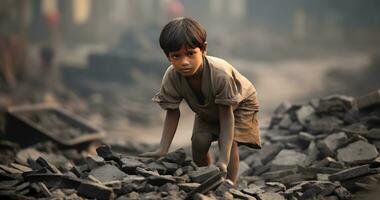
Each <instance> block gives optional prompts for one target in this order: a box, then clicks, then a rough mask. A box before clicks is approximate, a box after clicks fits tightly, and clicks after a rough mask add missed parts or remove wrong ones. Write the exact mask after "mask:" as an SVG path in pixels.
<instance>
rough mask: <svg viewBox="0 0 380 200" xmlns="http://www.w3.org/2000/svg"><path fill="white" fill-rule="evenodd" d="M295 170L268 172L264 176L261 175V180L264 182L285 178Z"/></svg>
mask: <svg viewBox="0 0 380 200" xmlns="http://www.w3.org/2000/svg"><path fill="white" fill-rule="evenodd" d="M294 173H295V170H294V169H285V170H277V171H270V172H265V173H264V174H261V176H260V177H261V178H263V179H265V180H271V181H272V180H276V179H278V178H282V177H285V176H287V175H290V174H294Z"/></svg>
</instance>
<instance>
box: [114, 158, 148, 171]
mask: <svg viewBox="0 0 380 200" xmlns="http://www.w3.org/2000/svg"><path fill="white" fill-rule="evenodd" d="M119 164H120V166H121V169H122V170H123V171H124V172H126V173H135V172H136V168H137V167H141V168H145V167H146V165H145V164H144V163H142V162H140V161H138V160H136V159H132V158H126V157H123V158H121V159H120V162H119Z"/></svg>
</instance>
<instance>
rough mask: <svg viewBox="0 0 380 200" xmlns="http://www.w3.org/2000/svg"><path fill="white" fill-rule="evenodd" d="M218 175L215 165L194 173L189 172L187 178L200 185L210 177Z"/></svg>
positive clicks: (199, 169)
mask: <svg viewBox="0 0 380 200" xmlns="http://www.w3.org/2000/svg"><path fill="white" fill-rule="evenodd" d="M217 173H219V168H218V167H216V166H215V165H211V166H206V167H199V168H198V169H197V170H196V171H192V172H189V177H190V179H191V180H192V181H194V182H197V183H202V182H203V181H205V180H206V179H208V178H210V177H211V176H213V175H215V174H217Z"/></svg>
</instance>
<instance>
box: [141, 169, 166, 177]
mask: <svg viewBox="0 0 380 200" xmlns="http://www.w3.org/2000/svg"><path fill="white" fill-rule="evenodd" d="M136 174H139V175H142V176H145V177H148V176H158V175H160V174H158V172H156V171H150V170H146V169H144V168H141V167H136Z"/></svg>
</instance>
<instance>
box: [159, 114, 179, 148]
mask: <svg viewBox="0 0 380 200" xmlns="http://www.w3.org/2000/svg"><path fill="white" fill-rule="evenodd" d="M179 117H180V111H179V110H178V109H176V110H167V111H166V118H165V122H164V128H163V131H162V137H161V142H160V148H161V150H162V151H164V152H165V153H166V152H168V151H169V147H170V144H171V143H172V141H173V137H174V134H175V132H176V130H177V126H178V121H179Z"/></svg>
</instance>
